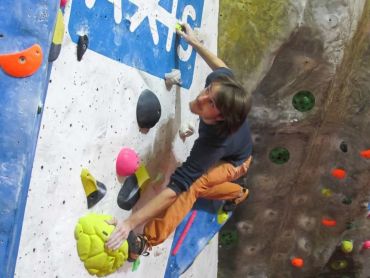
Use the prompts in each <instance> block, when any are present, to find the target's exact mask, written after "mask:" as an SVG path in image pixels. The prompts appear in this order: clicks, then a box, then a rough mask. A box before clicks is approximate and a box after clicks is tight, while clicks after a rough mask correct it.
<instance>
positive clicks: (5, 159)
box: [0, 0, 59, 277]
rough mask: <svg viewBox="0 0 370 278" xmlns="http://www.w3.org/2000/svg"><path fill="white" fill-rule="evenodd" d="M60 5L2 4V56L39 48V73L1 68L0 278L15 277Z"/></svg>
mask: <svg viewBox="0 0 370 278" xmlns="http://www.w3.org/2000/svg"><path fill="white" fill-rule="evenodd" d="M58 6H59V1H51V0H38V1H31V0H17V1H14V0H1V2H0V18H1V23H0V27H1V28H0V55H1V54H7V53H14V52H19V51H22V50H24V49H27V48H29V47H30V46H32V45H33V44H39V45H40V46H41V47H42V51H43V61H42V65H41V67H40V68H39V69H38V71H37V72H36V73H34V74H33V75H31V76H30V77H26V78H15V77H11V76H9V75H7V74H6V73H4V71H3V70H1V69H0V277H13V275H14V269H15V264H16V259H17V253H18V247H19V239H20V234H21V229H22V222H23V216H24V209H25V205H26V199H27V192H28V187H29V181H30V176H31V171H32V164H33V158H34V153H35V148H36V142H37V137H38V131H39V127H40V121H41V114H38V113H37V109H38V105H39V103H43V102H44V99H45V95H46V89H47V85H48V74H49V65H48V62H47V57H48V53H49V48H50V42H51V38H52V32H53V29H54V23H55V19H56V12H57V8H58Z"/></svg>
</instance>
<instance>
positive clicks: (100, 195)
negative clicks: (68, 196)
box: [87, 181, 107, 208]
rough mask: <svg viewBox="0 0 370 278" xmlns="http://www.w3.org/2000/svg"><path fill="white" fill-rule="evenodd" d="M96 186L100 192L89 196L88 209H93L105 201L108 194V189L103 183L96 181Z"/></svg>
mask: <svg viewBox="0 0 370 278" xmlns="http://www.w3.org/2000/svg"><path fill="white" fill-rule="evenodd" d="M96 186H97V187H98V190H96V191H94V192H92V193H90V195H88V196H87V208H92V207H93V206H94V205H95V204H96V203H98V202H99V201H100V200H101V199H103V197H104V196H105V193H106V192H107V188H106V186H105V185H104V184H103V183H101V182H99V181H96Z"/></svg>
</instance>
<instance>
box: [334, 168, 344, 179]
mask: <svg viewBox="0 0 370 278" xmlns="http://www.w3.org/2000/svg"><path fill="white" fill-rule="evenodd" d="M331 175H332V176H333V177H334V178H337V179H340V180H341V179H344V178H345V177H346V175H347V173H346V171H345V170H343V169H333V170H332V171H331Z"/></svg>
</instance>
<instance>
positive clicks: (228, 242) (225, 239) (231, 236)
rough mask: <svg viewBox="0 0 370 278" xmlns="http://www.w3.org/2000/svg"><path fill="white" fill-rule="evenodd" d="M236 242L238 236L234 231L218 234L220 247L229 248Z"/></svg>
mask: <svg viewBox="0 0 370 278" xmlns="http://www.w3.org/2000/svg"><path fill="white" fill-rule="evenodd" d="M237 240H238V234H237V232H236V231H230V230H228V231H222V232H221V233H220V242H221V246H224V247H230V246H232V245H234V244H235V243H236V242H237Z"/></svg>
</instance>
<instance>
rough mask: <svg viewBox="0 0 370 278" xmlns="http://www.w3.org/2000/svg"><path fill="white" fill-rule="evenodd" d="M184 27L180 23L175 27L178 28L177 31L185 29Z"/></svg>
mask: <svg viewBox="0 0 370 278" xmlns="http://www.w3.org/2000/svg"><path fill="white" fill-rule="evenodd" d="M182 28H183V27H182V25H181V24H180V23H176V25H175V29H176V30H177V31H183V29H182Z"/></svg>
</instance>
